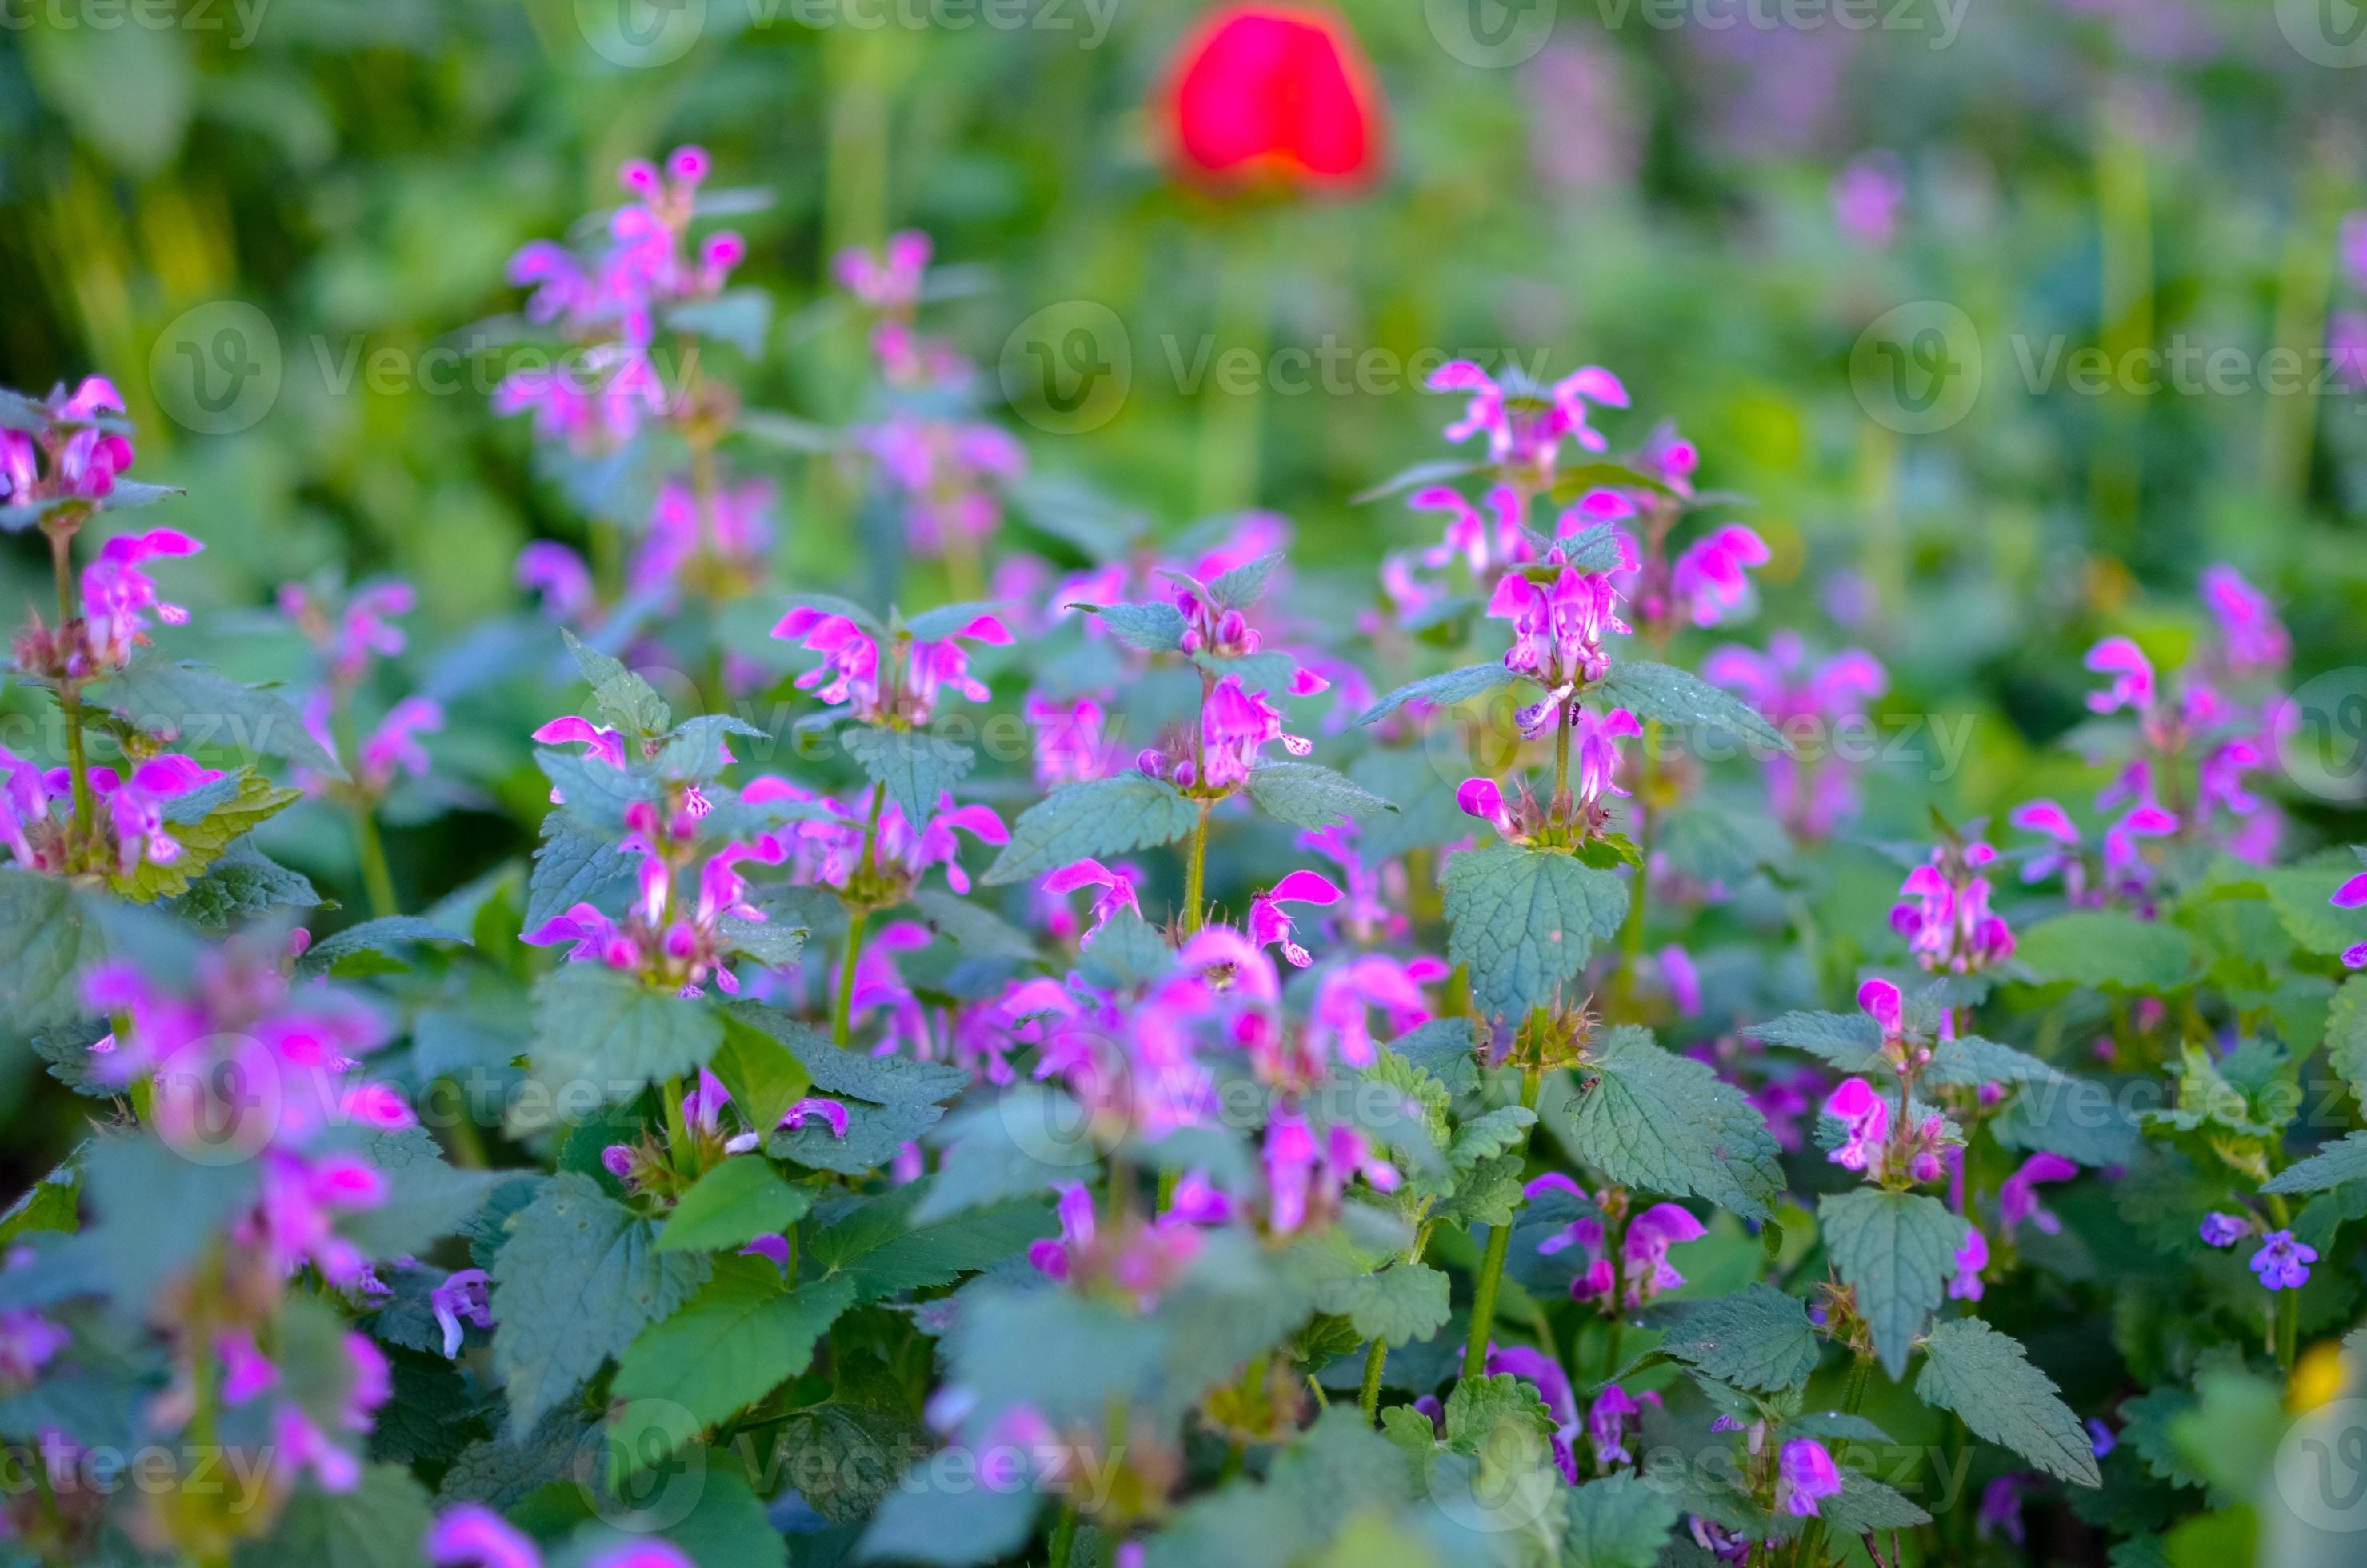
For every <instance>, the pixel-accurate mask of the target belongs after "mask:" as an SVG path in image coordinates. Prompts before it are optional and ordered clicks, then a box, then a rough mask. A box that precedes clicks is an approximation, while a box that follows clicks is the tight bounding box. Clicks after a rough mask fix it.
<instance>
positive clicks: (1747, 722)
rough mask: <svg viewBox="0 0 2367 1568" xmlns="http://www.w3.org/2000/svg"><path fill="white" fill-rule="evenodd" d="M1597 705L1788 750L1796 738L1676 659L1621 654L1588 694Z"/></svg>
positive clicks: (1677, 725) (1588, 697) (1770, 747)
mask: <svg viewBox="0 0 2367 1568" xmlns="http://www.w3.org/2000/svg"><path fill="white" fill-rule="evenodd" d="M1584 698H1585V700H1586V702H1587V703H1588V705H1589V706H1590V707H1592V708H1595V709H1597V710H1608V709H1613V708H1625V709H1626V710H1628V711H1629V712H1631V713H1633V714H1635V715H1636V717H1637V718H1638V719H1657V720H1659V722H1661V723H1663V724H1669V725H1673V726H1675V727H1677V728H1680V729H1690V728H1693V727H1696V726H1706V727H1708V728H1710V729H1714V730H1723V731H1725V732H1726V733H1728V734H1730V735H1738V736H1740V737H1741V738H1742V739H1744V740H1747V741H1750V742H1753V743H1755V744H1759V745H1762V746H1765V747H1768V748H1769V749H1771V750H1773V751H1776V752H1780V753H1784V754H1785V755H1789V754H1790V752H1791V750H1792V743H1791V742H1789V741H1787V740H1785V739H1784V735H1783V733H1782V732H1781V731H1779V730H1777V729H1776V728H1775V726H1774V725H1772V724H1771V723H1769V722H1767V719H1766V716H1765V715H1764V714H1762V713H1761V712H1760V711H1759V710H1758V709H1756V708H1753V707H1752V706H1750V704H1749V703H1748V702H1745V701H1743V700H1742V699H1740V698H1739V697H1737V696H1735V695H1734V693H1732V692H1730V691H1727V690H1726V689H1724V688H1723V687H1715V686H1712V685H1710V684H1709V682H1707V681H1705V680H1704V679H1702V678H1701V677H1700V676H1697V675H1694V674H1693V673H1692V672H1691V671H1689V670H1681V669H1679V668H1677V667H1676V666H1675V665H1656V664H1653V663H1652V662H1650V661H1649V660H1645V659H1623V660H1621V661H1620V662H1619V663H1617V664H1615V665H1612V666H1611V673H1610V674H1609V675H1607V676H1603V679H1602V680H1600V681H1598V682H1596V683H1595V684H1594V685H1593V686H1591V687H1588V688H1587V690H1586V692H1585V694H1584Z"/></svg>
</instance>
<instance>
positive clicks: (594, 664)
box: [559, 626, 674, 735]
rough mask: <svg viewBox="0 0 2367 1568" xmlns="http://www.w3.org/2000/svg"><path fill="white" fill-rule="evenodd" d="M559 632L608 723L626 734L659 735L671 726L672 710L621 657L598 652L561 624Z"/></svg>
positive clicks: (672, 719)
mask: <svg viewBox="0 0 2367 1568" xmlns="http://www.w3.org/2000/svg"><path fill="white" fill-rule="evenodd" d="M559 635H560V636H561V638H562V639H564V640H565V642H566V643H567V651H568V652H569V653H572V654H573V655H575V667H576V668H577V669H579V670H581V671H583V678H584V679H585V680H587V681H590V682H591V683H592V700H593V703H594V704H595V706H596V707H598V709H599V710H600V717H601V718H602V719H604V720H606V722H607V723H608V725H609V727H611V728H612V729H617V730H622V731H623V732H625V733H627V734H629V735H663V734H664V733H666V732H667V731H668V730H671V729H672V728H674V710H673V709H671V708H669V707H667V706H666V702H665V699H664V698H663V697H660V696H659V695H658V694H657V691H656V690H655V688H653V687H651V685H650V683H649V682H647V681H645V680H643V679H642V678H641V677H640V676H637V675H635V674H634V673H633V672H632V671H630V670H629V669H627V668H626V667H625V665H624V661H623V660H621V659H618V658H617V657H615V656H614V655H613V654H609V653H602V652H600V650H599V649H597V648H595V647H593V646H592V645H591V644H589V643H587V642H584V641H583V639H582V638H580V637H578V636H576V635H575V633H573V632H572V631H568V630H567V629H566V628H565V627H563V626H562V627H561V628H560V629H559Z"/></svg>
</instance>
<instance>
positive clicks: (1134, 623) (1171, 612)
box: [1069, 603, 1183, 653]
mask: <svg viewBox="0 0 2367 1568" xmlns="http://www.w3.org/2000/svg"><path fill="white" fill-rule="evenodd" d="M1069 608H1071V609H1085V610H1091V611H1092V612H1093V614H1094V615H1096V616H1099V617H1100V618H1101V623H1102V624H1103V625H1104V626H1106V627H1108V628H1109V631H1110V635H1111V636H1113V637H1115V638H1116V639H1117V640H1118V641H1119V642H1123V643H1125V644H1126V645H1127V647H1129V648H1142V649H1147V650H1148V651H1150V653H1174V652H1175V651H1176V649H1177V647H1178V646H1179V645H1180V644H1181V643H1182V642H1183V611H1182V610H1179V609H1177V608H1175V607H1174V606H1173V605H1171V604H1161V603H1151V604H1122V605H1096V604H1082V603H1080V604H1075V605H1071V606H1070V607H1069Z"/></svg>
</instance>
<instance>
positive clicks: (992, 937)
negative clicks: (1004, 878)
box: [909, 888, 1036, 963]
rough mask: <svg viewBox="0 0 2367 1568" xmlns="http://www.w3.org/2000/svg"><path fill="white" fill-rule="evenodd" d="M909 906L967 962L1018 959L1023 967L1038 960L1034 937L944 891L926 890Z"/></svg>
mask: <svg viewBox="0 0 2367 1568" xmlns="http://www.w3.org/2000/svg"><path fill="white" fill-rule="evenodd" d="M909 902H910V903H912V907H913V908H914V909H917V910H919V911H920V912H921V915H922V917H923V919H925V920H926V921H927V922H928V925H929V928H930V929H931V930H933V931H934V932H936V933H937V934H938V935H939V936H942V937H946V939H947V940H949V941H951V942H952V943H953V944H954V946H956V947H957V948H959V949H961V950H962V956H963V957H965V958H973V959H1017V960H1020V961H1021V962H1023V963H1024V962H1027V961H1030V960H1033V959H1034V958H1035V957H1036V941H1035V938H1034V937H1030V936H1028V935H1027V933H1026V932H1025V931H1022V930H1020V929H1019V928H1018V927H1017V926H1014V925H1012V924H1011V922H1009V921H1008V920H1005V919H1003V918H1002V916H1001V915H997V914H995V913H994V912H993V911H992V910H990V909H983V908H980V906H979V905H977V904H975V903H970V902H969V901H968V899H965V898H960V897H957V895H955V894H953V893H950V892H945V891H943V890H942V889H938V888H923V889H922V890H921V891H920V892H915V893H913V894H912V898H911V899H910V901H909Z"/></svg>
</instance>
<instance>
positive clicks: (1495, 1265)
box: [1463, 1067, 1544, 1378]
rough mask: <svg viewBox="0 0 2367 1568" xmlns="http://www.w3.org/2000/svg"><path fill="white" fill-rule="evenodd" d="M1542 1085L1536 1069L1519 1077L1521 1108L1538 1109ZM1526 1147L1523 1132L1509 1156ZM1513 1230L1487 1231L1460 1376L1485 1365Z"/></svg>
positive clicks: (1509, 1226)
mask: <svg viewBox="0 0 2367 1568" xmlns="http://www.w3.org/2000/svg"><path fill="white" fill-rule="evenodd" d="M1543 1083H1544V1077H1543V1074H1540V1073H1539V1071H1538V1070H1537V1069H1536V1068H1535V1067H1529V1068H1524V1069H1523V1070H1522V1074H1521V1108H1522V1109H1523V1110H1530V1111H1533V1110H1535V1109H1536V1108H1537V1091H1538V1089H1539V1088H1540V1087H1541V1086H1542V1085H1543ZM1528 1146H1529V1135H1528V1134H1527V1133H1526V1132H1525V1131H1523V1133H1522V1134H1521V1140H1520V1142H1518V1143H1516V1144H1514V1145H1513V1146H1512V1151H1511V1153H1512V1154H1513V1155H1514V1156H1515V1157H1518V1156H1519V1155H1521V1154H1522V1153H1525V1152H1526V1151H1527V1149H1528ZM1511 1249H1512V1222H1511V1221H1505V1222H1504V1223H1503V1224H1501V1225H1491V1226H1489V1228H1488V1250H1487V1253H1486V1254H1485V1255H1484V1256H1482V1257H1481V1259H1480V1261H1479V1285H1478V1290H1477V1291H1476V1292H1475V1293H1474V1294H1473V1296H1472V1298H1471V1337H1470V1340H1469V1341H1468V1342H1467V1344H1466V1345H1465V1346H1464V1347H1463V1375H1464V1376H1465V1377H1467V1378H1476V1377H1478V1375H1479V1369H1480V1368H1482V1367H1484V1366H1485V1365H1487V1361H1488V1340H1489V1336H1490V1335H1492V1334H1494V1332H1495V1329H1496V1294H1497V1291H1498V1290H1500V1289H1501V1287H1502V1286H1503V1283H1504V1257H1505V1255H1506V1254H1507V1253H1508V1252H1509V1251H1510V1250H1511Z"/></svg>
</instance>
